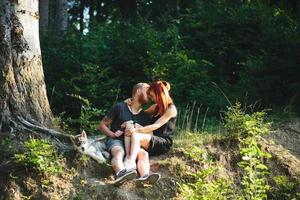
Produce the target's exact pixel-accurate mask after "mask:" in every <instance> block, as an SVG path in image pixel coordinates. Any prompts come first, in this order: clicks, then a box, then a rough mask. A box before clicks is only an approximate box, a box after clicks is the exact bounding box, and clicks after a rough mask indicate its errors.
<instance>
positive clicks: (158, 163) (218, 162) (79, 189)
mask: <svg viewBox="0 0 300 200" xmlns="http://www.w3.org/2000/svg"><path fill="white" fill-rule="evenodd" d="M275 130H276V131H275V132H273V133H272V134H270V135H269V136H268V137H266V138H264V139H262V140H260V141H259V143H260V146H261V148H262V149H264V150H265V151H266V152H269V153H270V154H271V155H272V158H270V159H268V160H267V161H266V162H265V164H266V165H267V166H268V168H269V172H270V174H269V175H268V177H269V179H270V184H271V185H272V184H275V183H274V181H272V179H271V178H272V177H275V176H284V177H287V178H288V180H289V181H291V182H293V183H297V184H298V183H300V161H299V159H297V157H298V158H299V152H300V151H299V150H300V149H299V148H300V147H299V146H300V145H297V144H300V134H299V131H300V121H299V119H294V120H292V121H291V122H289V123H285V124H278V126H276V127H275ZM7 137H8V136H1V140H0V141H1V142H0V144H1V146H0V161H1V163H0V177H1V178H0V200H2V199H3V200H4V199H5V200H6V199H39V200H40V199H173V198H174V199H183V196H182V193H181V190H180V188H181V187H182V184H183V183H190V182H193V181H195V180H194V178H193V176H192V175H191V174H192V173H196V172H198V171H200V170H203V169H207V168H209V167H210V166H214V167H216V168H218V171H217V172H216V173H215V174H214V176H213V179H218V178H220V177H222V178H230V179H231V180H234V184H235V185H236V186H237V187H239V186H238V185H239V182H240V181H241V174H242V171H241V169H240V168H239V167H238V164H237V163H238V162H239V160H240V158H241V155H240V154H239V149H238V146H239V145H238V143H239V141H238V140H234V139H227V138H224V137H222V136H220V135H212V134H194V133H181V134H179V135H177V137H176V139H175V144H174V148H173V149H172V150H171V151H170V152H169V153H168V154H165V155H161V156H157V157H152V158H151V170H152V171H153V172H159V173H161V175H162V178H161V180H160V181H159V182H158V183H157V184H155V185H154V186H149V185H144V186H140V185H138V184H136V183H135V182H134V181H131V182H128V183H125V184H124V185H122V186H120V187H115V186H114V185H113V180H114V178H113V173H112V169H111V166H109V165H107V164H103V165H99V164H98V163H96V162H95V161H94V160H91V159H89V158H88V157H86V156H83V155H80V154H78V153H76V152H73V153H69V154H68V155H67V156H66V155H65V158H64V162H63V169H64V170H63V172H62V174H60V175H51V176H44V175H42V174H41V173H38V172H36V171H35V170H32V169H29V168H28V167H25V166H23V165H21V164H19V163H16V162H15V160H14V157H13V155H14V153H16V152H18V151H19V150H20V149H21V144H22V141H24V140H26V139H28V137H29V136H26V137H17V136H16V138H18V139H16V140H10V141H9V142H7V141H8V140H7ZM273 140H274V141H273ZM191 147H199V149H200V151H199V152H196V153H197V154H198V156H199V157H200V158H201V159H200V160H201V161H200V162H199V159H198V160H195V159H193V156H191V151H189V149H190V148H191ZM208 181H210V180H208ZM297 184H296V185H295V187H293V193H295V194H296V193H297V192H298V193H299V192H300V186H299V184H298V185H297ZM277 189H278V188H277ZM277 191H279V190H277ZM295 194H286V196H288V195H292V196H293V195H294V196H295ZM273 197H274V194H273ZM273 199H274V198H273Z"/></svg>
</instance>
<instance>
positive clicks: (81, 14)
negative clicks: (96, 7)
mask: <svg viewBox="0 0 300 200" xmlns="http://www.w3.org/2000/svg"><path fill="white" fill-rule="evenodd" d="M83 3H84V2H83V0H80V5H79V6H80V8H79V12H80V13H79V16H80V17H79V18H80V19H79V24H80V32H81V33H83V29H84V27H83V25H84V24H83V17H84V16H83V12H84V4H83Z"/></svg>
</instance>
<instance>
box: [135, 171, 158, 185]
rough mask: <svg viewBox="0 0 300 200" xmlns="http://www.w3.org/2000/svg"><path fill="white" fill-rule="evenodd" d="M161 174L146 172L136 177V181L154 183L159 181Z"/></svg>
mask: <svg viewBox="0 0 300 200" xmlns="http://www.w3.org/2000/svg"><path fill="white" fill-rule="evenodd" d="M160 177H161V175H160V174H159V173H151V174H150V175H148V174H146V175H144V176H142V177H139V178H137V179H136V182H137V183H138V184H148V185H154V184H155V183H157V181H159V179H160Z"/></svg>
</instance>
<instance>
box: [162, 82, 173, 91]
mask: <svg viewBox="0 0 300 200" xmlns="http://www.w3.org/2000/svg"><path fill="white" fill-rule="evenodd" d="M161 82H162V84H164V86H165V87H166V88H167V90H168V91H170V89H171V86H170V83H169V82H167V81H161Z"/></svg>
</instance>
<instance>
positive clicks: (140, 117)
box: [107, 102, 151, 140]
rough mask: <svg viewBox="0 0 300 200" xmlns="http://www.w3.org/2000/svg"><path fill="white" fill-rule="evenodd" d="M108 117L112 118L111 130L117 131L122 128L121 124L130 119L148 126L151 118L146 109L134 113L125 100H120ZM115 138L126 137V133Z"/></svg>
mask: <svg viewBox="0 0 300 200" xmlns="http://www.w3.org/2000/svg"><path fill="white" fill-rule="evenodd" d="M107 117H108V118H110V119H111V120H112V123H111V125H110V130H111V131H113V132H116V131H117V130H122V128H121V125H122V124H123V123H124V122H126V121H129V120H133V121H134V122H136V123H138V124H140V125H142V126H146V125H149V124H150V121H151V118H150V116H149V115H148V114H146V113H145V112H144V111H141V112H139V113H138V114H136V115H134V114H132V112H131V111H130V110H129V108H128V106H127V104H126V103H124V102H120V103H117V104H115V105H114V106H113V107H112V108H111V109H110V111H109V112H108V114H107ZM114 139H122V140H123V139H124V134H123V135H121V136H120V137H118V138H114Z"/></svg>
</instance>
